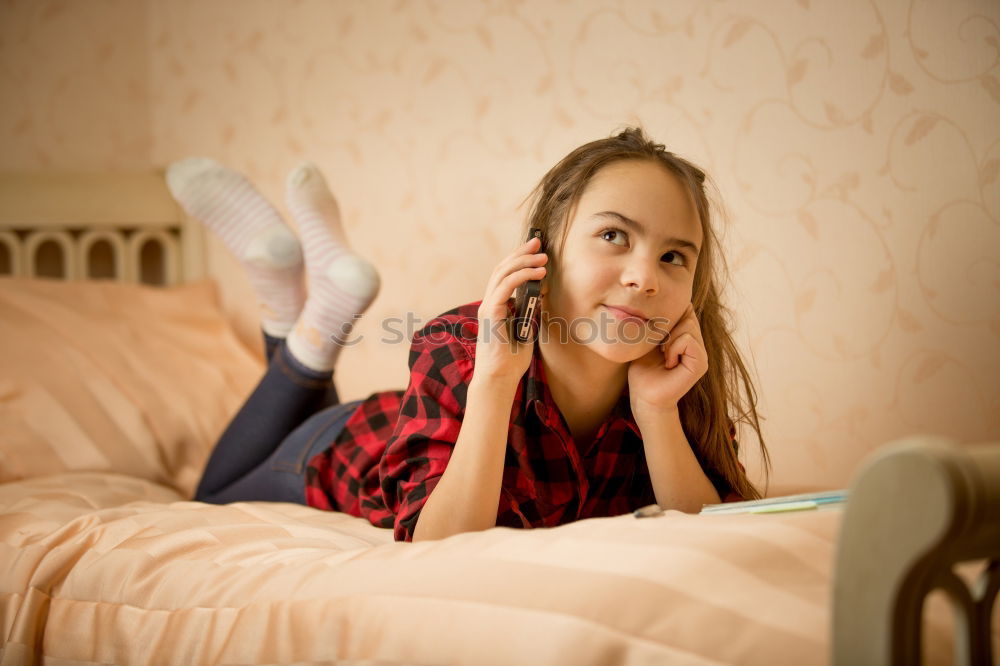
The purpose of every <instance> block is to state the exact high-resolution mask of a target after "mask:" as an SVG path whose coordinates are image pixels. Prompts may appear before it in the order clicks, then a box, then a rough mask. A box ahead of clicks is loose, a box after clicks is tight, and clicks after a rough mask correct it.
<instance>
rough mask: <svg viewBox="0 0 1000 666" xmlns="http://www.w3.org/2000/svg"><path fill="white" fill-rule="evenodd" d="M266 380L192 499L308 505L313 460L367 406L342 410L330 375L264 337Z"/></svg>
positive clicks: (247, 404) (224, 440)
mask: <svg viewBox="0 0 1000 666" xmlns="http://www.w3.org/2000/svg"><path fill="white" fill-rule="evenodd" d="M264 342H265V347H266V350H267V358H268V366H267V371H266V372H265V373H264V377H263V379H261V380H260V383H259V384H257V388H256V389H254V392H253V393H251V394H250V397H249V398H247V401H246V402H245V403H244V404H243V407H241V408H240V411H239V412H237V413H236V416H234V417H233V420H232V421H231V422H230V423H229V426H228V427H227V428H226V430H225V431H224V432H223V433H222V436H221V437H220V438H219V441H218V442H217V443H216V445H215V448H214V449H213V450H212V455H211V456H210V457H209V459H208V463H207V465H206V466H205V471H204V472H203V473H202V477H201V481H199V482H198V489H197V490H196V491H195V496H194V499H195V500H197V501H199V502H210V503H212V504H228V503H230V502H243V501H254V500H259V501H268V502H295V503H297V504H305V503H306V499H305V478H306V477H305V471H306V464H307V463H308V462H309V460H310V459H311V458H312V457H313V456H315V455H316V454H317V453H320V452H321V451H323V450H324V449H326V448H327V447H329V446H330V445H331V444H332V443H333V441H334V440H335V439H336V437H337V435H338V434H340V431H341V430H343V428H344V424H345V423H347V419H348V418H350V416H351V414H353V413H354V411H355V409H357V407H358V405H360V404H361V403H362V402H363V401H361V400H355V401H354V402H348V403H344V404H340V398H339V397H338V395H337V389H336V387H334V385H333V372H332V371H327V372H319V371H316V370H313V369H311V368H307V367H305V366H304V365H302V364H301V363H299V362H298V361H296V360H295V358H293V357H292V355H291V353H289V351H288V348H287V347H286V346H285V341H284V340H281V339H278V338H272V337H270V336H269V335H267V334H265V335H264Z"/></svg>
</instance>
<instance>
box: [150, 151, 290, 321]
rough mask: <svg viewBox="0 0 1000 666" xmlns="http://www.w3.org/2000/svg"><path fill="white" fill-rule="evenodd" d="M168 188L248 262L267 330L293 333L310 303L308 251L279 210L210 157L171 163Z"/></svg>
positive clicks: (243, 180) (228, 246)
mask: <svg viewBox="0 0 1000 666" xmlns="http://www.w3.org/2000/svg"><path fill="white" fill-rule="evenodd" d="M167 186H168V188H169V189H170V192H171V193H172V194H173V195H174V198H175V199H176V200H177V202H178V203H179V204H180V205H181V207H182V208H183V209H184V210H185V211H186V212H187V214H188V215H190V216H191V217H193V218H196V219H198V220H200V221H201V222H202V224H204V225H205V226H206V227H208V228H209V229H211V230H212V232H213V233H215V234H216V235H217V236H218V237H219V238H220V240H222V242H223V244H225V246H226V247H227V248H229V251H230V252H232V253H233V254H234V255H235V256H236V258H237V259H239V260H240V262H241V263H242V264H243V267H244V268H245V269H246V271H247V276H248V277H249V279H250V284H251V285H252V286H253V290H254V292H255V293H256V294H257V298H258V300H259V301H260V311H261V312H260V316H261V327H262V328H263V329H264V331H265V332H266V333H267V334H268V335H270V336H272V337H276V338H283V337H285V336H286V335H288V332H289V331H290V330H291V329H292V325H293V324H294V323H295V320H296V319H297V318H298V316H299V313H300V312H301V310H302V305H303V303H304V302H305V288H304V285H303V261H302V248H301V246H300V244H299V240H298V239H297V238H296V237H295V234H294V233H293V232H292V230H291V229H289V228H288V225H286V224H285V222H284V221H283V220H282V219H281V216H280V215H279V214H278V212H277V211H276V210H275V209H274V208H273V207H272V206H271V204H269V203H268V202H267V200H266V199H264V197H263V196H261V194H260V193H259V192H258V191H257V189H256V188H254V186H253V184H251V183H250V181H248V180H247V179H246V178H244V177H243V176H242V175H241V174H239V173H237V172H236V171H233V170H232V169H227V168H226V167H224V166H222V165H221V164H219V163H218V162H215V161H214V160H211V159H209V158H207V157H189V158H187V159H184V160H180V161H178V162H174V163H173V164H171V165H170V166H169V167H168V168H167Z"/></svg>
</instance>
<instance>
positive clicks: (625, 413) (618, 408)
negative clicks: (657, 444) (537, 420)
mask: <svg viewBox="0 0 1000 666" xmlns="http://www.w3.org/2000/svg"><path fill="white" fill-rule="evenodd" d="M533 405H534V406H533ZM542 406H544V408H545V409H549V410H552V413H556V410H557V409H558V407H557V406H556V403H555V400H553V399H552V393H551V392H550V391H549V385H548V381H547V380H546V377H545V366H544V365H543V364H542V350H541V346H540V345H539V344H538V341H537V340H536V341H535V344H534V350H533V351H532V354H531V364H530V365H529V366H528V370H527V372H526V373H525V379H524V405H523V409H524V412H525V413H527V412H528V411H529V410H531V409H535V410H538V409H539V407H542ZM538 413H539V414H541V412H538ZM618 420H621V421H624V424H625V426H627V427H628V428H630V429H631V430H632V432H634V433H635V434H636V436H637V437H639V438H640V439H641V438H642V433H641V432H640V431H639V426H638V424H636V422H635V418H634V417H633V416H632V406H631V403H630V402H629V390H628V384H627V383H626V384H625V389H624V390H623V391H622V394H621V395H620V396H619V397H618V402H616V403H615V406H614V409H612V410H611V414H610V416H609V417H608V419H607V421H606V425H608V426H609V427H610V426H612V425H613V424H614V422H615V421H618Z"/></svg>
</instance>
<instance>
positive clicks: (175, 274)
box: [0, 170, 206, 286]
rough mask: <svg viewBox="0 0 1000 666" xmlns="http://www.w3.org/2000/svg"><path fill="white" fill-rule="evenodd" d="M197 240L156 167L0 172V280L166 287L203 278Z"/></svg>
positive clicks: (198, 230) (197, 231)
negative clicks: (103, 281) (88, 281)
mask: <svg viewBox="0 0 1000 666" xmlns="http://www.w3.org/2000/svg"><path fill="white" fill-rule="evenodd" d="M204 241H205V239H204V236H203V231H202V227H201V225H200V224H198V223H197V222H196V221H194V220H192V219H190V218H189V217H188V216H187V215H185V214H184V211H183V210H181V208H180V207H179V206H178V205H177V203H176V202H175V201H174V200H173V198H172V197H171V195H170V191H169V190H168V189H167V185H166V181H165V180H164V177H163V171H162V170H149V171H134V172H117V173H72V172H22V171H0V275H12V276H22V277H50V278H62V279H66V280H80V279H111V280H117V281H121V282H141V283H145V284H151V285H160V286H169V285H173V284H178V283H181V282H188V281H191V280H196V279H199V278H202V277H204V276H205V271H206V264H205V248H204Z"/></svg>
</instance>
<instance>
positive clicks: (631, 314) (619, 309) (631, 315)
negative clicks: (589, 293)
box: [601, 303, 648, 325]
mask: <svg viewBox="0 0 1000 666" xmlns="http://www.w3.org/2000/svg"><path fill="white" fill-rule="evenodd" d="M601 305H603V306H604V309H606V310H607V311H608V312H610V313H611V316H612V317H614V318H615V319H617V320H619V321H634V322H636V323H638V324H643V325H644V324H645V323H646V322H647V321H648V319H647V318H646V317H645V316H644V315H642V314H641V313H639V312H637V311H636V310H633V309H631V308H626V307H624V306H616V305H607V304H604V303H602V304H601Z"/></svg>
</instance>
